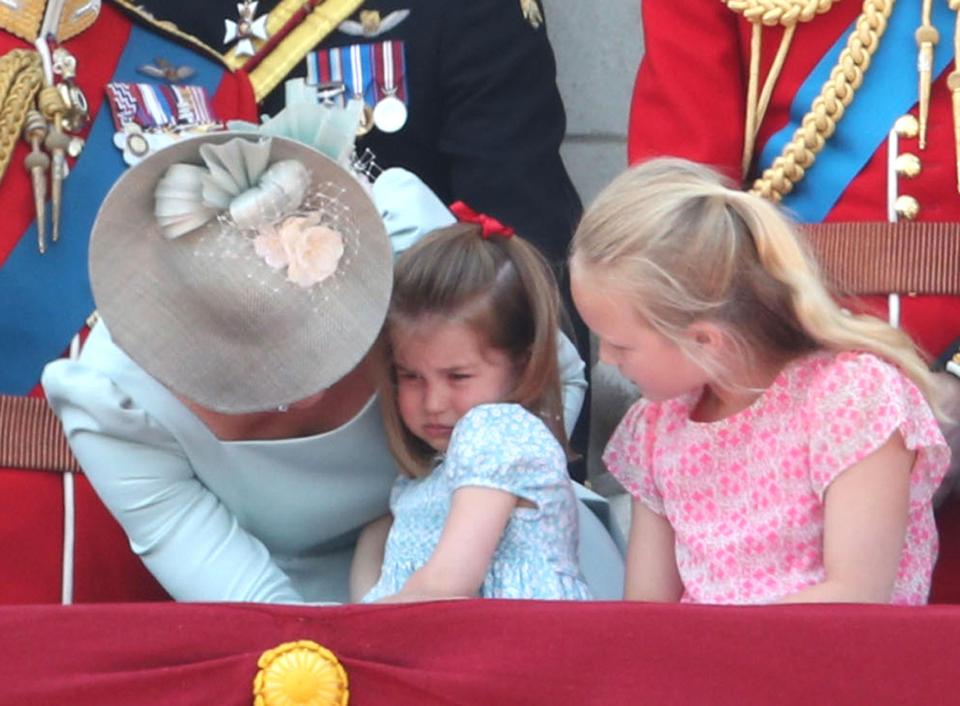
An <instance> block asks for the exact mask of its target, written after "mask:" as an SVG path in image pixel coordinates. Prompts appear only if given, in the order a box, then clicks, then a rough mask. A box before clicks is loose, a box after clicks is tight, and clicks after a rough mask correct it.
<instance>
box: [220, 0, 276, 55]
mask: <svg viewBox="0 0 960 706" xmlns="http://www.w3.org/2000/svg"><path fill="white" fill-rule="evenodd" d="M257 5H258V2H254V1H253V0H244V1H243V2H240V3H237V12H238V13H239V15H240V17H239V21H238V22H234V21H233V20H224V21H223V22H224V26H225V32H224V36H223V43H224V44H230V42H233V41H235V40H239V41H237V47H236V53H237V56H253V55H254V54H255V53H256V49H255V47H254V46H253V40H254V39H259V40H261V41H262V40H265V39H267V37H268V36H269V35H268V34H267V15H261V16H260V17H255V15H256V14H257Z"/></svg>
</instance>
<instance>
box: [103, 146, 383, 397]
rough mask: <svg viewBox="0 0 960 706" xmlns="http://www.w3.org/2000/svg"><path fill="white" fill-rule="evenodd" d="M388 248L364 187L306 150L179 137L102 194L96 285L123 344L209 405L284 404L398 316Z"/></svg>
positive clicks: (346, 365) (338, 374)
mask: <svg viewBox="0 0 960 706" xmlns="http://www.w3.org/2000/svg"><path fill="white" fill-rule="evenodd" d="M392 265H393V263H392V254H391V248H390V243H389V240H388V238H387V234H386V231H385V229H384V225H383V221H382V220H381V217H380V214H379V213H378V211H377V208H376V207H375V206H374V204H373V203H372V201H371V200H370V197H369V196H368V194H367V190H366V189H365V188H364V187H363V186H361V184H360V182H359V181H358V180H357V178H356V177H355V176H354V174H353V173H352V172H351V171H349V170H347V169H345V168H344V167H343V166H342V165H340V164H337V163H336V162H334V161H333V160H331V159H329V158H328V157H326V156H324V155H323V154H321V153H320V152H318V151H317V150H315V149H313V148H312V147H309V146H307V145H304V144H302V143H299V142H296V141H293V140H289V139H285V138H282V137H266V138H265V137H263V136H262V135H258V134H255V133H236V132H226V133H214V134H210V135H204V136H201V137H197V138H194V139H188V140H183V141H181V142H178V143H176V144H174V145H171V146H170V147H167V148H165V149H163V150H161V151H159V152H157V153H156V154H153V155H151V156H149V157H148V158H147V159H145V160H143V161H142V162H140V163H139V164H137V165H136V166H135V167H133V168H131V169H130V170H128V171H127V172H126V173H125V174H124V175H123V176H122V177H121V178H120V180H119V181H118V182H117V183H116V184H115V185H114V187H113V188H112V190H111V191H110V193H109V194H108V195H107V198H106V199H105V200H104V202H103V205H102V206H101V208H100V212H99V213H98V215H97V219H96V222H95V223H94V226H93V232H92V234H91V241H90V280H91V285H92V288H93V294H94V299H95V301H96V304H97V308H98V310H99V312H100V315H101V317H102V319H103V321H104V323H105V324H106V326H107V328H108V329H109V331H110V334H111V336H112V338H113V340H114V342H115V343H116V344H117V345H118V346H119V347H120V348H122V349H123V350H124V351H125V352H126V353H127V354H128V355H129V356H130V357H131V358H132V359H133V360H134V361H135V362H137V363H138V364H139V365H140V366H141V367H142V368H143V369H144V370H146V371H147V372H148V373H149V374H150V375H152V376H153V377H155V378H156V379H157V380H158V381H160V382H161V383H162V384H163V385H165V386H166V387H167V388H169V389H170V390H172V391H173V392H175V393H177V394H179V395H182V396H184V397H186V398H188V399H190V400H192V401H193V402H195V403H196V404H199V405H201V406H202V407H205V408H207V409H211V410H214V411H218V412H224V413H244V412H255V411H262V410H270V409H275V408H277V407H278V406H281V405H287V404H290V403H292V402H295V401H297V400H300V399H303V398H306V397H309V396H310V395H312V394H315V393H316V392H318V391H320V390H323V389H325V388H327V387H329V386H330V385H332V384H333V383H335V382H337V381H338V380H340V379H341V378H342V377H343V376H344V375H346V374H347V373H348V372H350V370H352V369H353V368H354V367H355V366H356V365H357V364H358V363H359V362H360V360H361V359H362V358H363V356H364V355H365V354H366V353H367V351H368V350H369V348H370V346H371V345H372V344H373V342H374V340H375V339H376V337H377V335H378V333H379V331H380V328H381V326H382V324H383V320H384V317H385V315H386V310H387V305H388V302H389V298H390V289H391V285H392V281H393V280H392Z"/></svg>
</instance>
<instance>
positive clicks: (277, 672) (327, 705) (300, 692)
mask: <svg viewBox="0 0 960 706" xmlns="http://www.w3.org/2000/svg"><path fill="white" fill-rule="evenodd" d="M257 666H258V667H260V671H258V672H257V676H256V678H255V679H254V680H253V697H254V698H253V706H347V702H348V701H349V699H350V692H349V690H348V689H347V673H346V672H345V671H344V669H343V665H341V664H340V661H339V660H338V659H337V658H336V656H334V654H333V653H332V652H331V651H330V650H328V649H327V648H325V647H322V646H320V645H318V644H317V643H316V642H313V641H312V640H297V641H296V642H285V643H283V644H282V645H278V646H277V647H274V648H273V649H271V650H267V651H266V652H264V653H263V654H262V655H261V656H260V659H259V660H258V661H257Z"/></svg>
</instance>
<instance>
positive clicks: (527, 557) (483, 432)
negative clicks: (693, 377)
mask: <svg viewBox="0 0 960 706" xmlns="http://www.w3.org/2000/svg"><path fill="white" fill-rule="evenodd" d="M466 486H474V487H476V486H479V487H485V488H497V489H500V490H504V491H506V492H508V493H512V494H513V495H516V496H517V497H518V498H522V499H525V500H527V501H529V502H530V503H531V504H532V505H533V506H534V507H517V508H516V509H515V510H514V511H513V515H512V516H511V518H510V521H509V522H508V524H507V527H506V529H505V530H504V533H503V537H501V539H500V544H499V545H498V546H497V549H496V551H495V553H494V555H493V560H492V561H491V563H490V568H489V569H488V571H487V575H486V577H485V578H484V581H483V585H482V586H481V588H480V593H479V595H480V596H482V597H484V598H556V599H567V600H578V599H580V600H589V599H590V598H591V595H590V591H589V589H588V588H587V585H586V583H585V581H584V580H583V577H582V576H581V575H580V568H579V565H578V561H577V536H578V533H577V505H576V503H577V500H576V498H575V496H574V492H573V487H572V485H571V482H570V478H569V477H568V475H567V464H566V458H565V456H564V452H563V449H562V448H561V446H560V444H559V443H558V442H557V440H556V439H555V438H554V436H553V434H552V433H550V430H549V429H548V428H547V426H546V425H545V424H544V423H543V422H542V421H541V420H540V419H539V418H538V417H536V416H535V415H533V414H531V413H530V412H528V411H527V410H525V409H524V408H523V407H521V406H520V405H517V404H487V405H480V406H478V407H474V408H473V409H472V410H470V411H469V412H468V413H467V414H466V415H464V417H463V418H462V419H461V420H460V421H459V422H458V423H457V425H456V427H455V428H454V430H453V434H452V436H451V437H450V444H449V446H448V448H447V454H446V457H445V458H444V459H443V460H442V461H441V462H440V464H439V465H438V466H437V467H436V468H435V469H434V470H433V472H431V473H430V475H428V476H426V477H423V478H407V477H400V478H398V479H397V481H396V483H395V484H394V486H393V491H392V493H391V496H390V510H391V512H392V513H393V527H392V528H391V529H390V535H389V537H388V538H387V545H386V553H385V555H384V561H383V569H382V571H381V574H380V580H379V581H378V582H377V584H376V585H375V586H374V587H373V588H372V589H371V590H370V592H369V593H367V595H366V596H364V598H363V602H365V603H367V602H371V601H375V600H377V599H378V598H382V597H384V596H389V595H392V594H394V593H397V592H398V591H400V589H401V588H403V585H404V584H405V583H406V581H407V579H408V578H409V576H410V575H411V574H412V573H413V572H414V571H416V570H417V569H418V568H420V567H421V566H423V565H424V564H425V563H426V562H427V560H428V559H429V558H430V555H431V554H432V553H433V550H434V548H435V547H436V546H437V543H438V542H439V540H440V533H441V531H442V530H443V525H444V523H445V522H446V519H447V514H448V512H449V511H450V499H451V497H452V495H453V493H454V491H455V490H457V489H458V488H463V487H466Z"/></svg>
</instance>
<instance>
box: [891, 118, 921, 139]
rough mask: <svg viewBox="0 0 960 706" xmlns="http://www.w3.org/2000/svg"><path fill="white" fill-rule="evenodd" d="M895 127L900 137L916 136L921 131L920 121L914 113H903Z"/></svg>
mask: <svg viewBox="0 0 960 706" xmlns="http://www.w3.org/2000/svg"><path fill="white" fill-rule="evenodd" d="M893 129H894V130H895V131H896V133H897V134H898V135H899V136H900V137H916V136H917V135H918V134H919V133H920V122H919V121H918V120H917V119H916V118H915V117H914V116H912V115H909V114H907V115H901V116H900V117H899V118H897V121H896V122H895V123H894V124H893Z"/></svg>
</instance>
